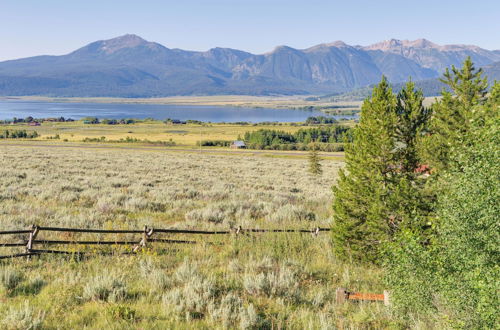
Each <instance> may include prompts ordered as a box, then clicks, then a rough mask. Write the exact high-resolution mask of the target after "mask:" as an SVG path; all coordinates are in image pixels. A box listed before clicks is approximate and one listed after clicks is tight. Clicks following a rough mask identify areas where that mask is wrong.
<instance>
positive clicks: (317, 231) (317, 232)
mask: <svg viewBox="0 0 500 330" xmlns="http://www.w3.org/2000/svg"><path fill="white" fill-rule="evenodd" d="M311 232H312V235H313V236H314V237H318V235H319V227H316V228H314V229H313V230H311Z"/></svg>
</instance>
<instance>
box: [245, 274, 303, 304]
mask: <svg viewBox="0 0 500 330" xmlns="http://www.w3.org/2000/svg"><path fill="white" fill-rule="evenodd" d="M243 286H244V288H245V290H246V291H247V292H248V293H249V294H251V295H256V296H259V295H263V296H268V297H282V298H286V299H290V300H297V299H298V298H299V296H300V291H299V283H298V277H297V274H296V273H295V272H294V271H293V270H292V269H290V268H288V267H284V266H282V267H281V268H280V269H279V270H277V271H276V270H275V271H264V272H261V273H259V274H257V275H255V274H252V273H247V274H245V276H244V278H243Z"/></svg>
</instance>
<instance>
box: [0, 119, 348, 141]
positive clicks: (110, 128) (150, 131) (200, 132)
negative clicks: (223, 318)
mask: <svg viewBox="0 0 500 330" xmlns="http://www.w3.org/2000/svg"><path fill="white" fill-rule="evenodd" d="M352 124H353V123H352V122H345V125H352ZM300 128H304V127H301V126H294V125H291V124H286V123H283V124H280V125H257V126H253V125H237V124H203V125H199V124H185V125H182V124H165V123H163V122H161V121H146V122H139V123H135V124H129V125H105V124H95V125H94V124H83V123H82V122H81V121H74V122H62V123H58V122H44V123H42V125H41V126H28V125H27V124H24V123H19V124H15V125H1V124H0V132H3V131H5V130H27V131H37V132H38V134H39V135H40V137H38V138H37V139H36V140H42V141H46V140H48V139H50V140H52V139H51V138H53V137H55V136H56V135H59V141H64V140H68V141H69V142H82V141H83V140H84V139H85V138H90V139H96V138H101V137H103V136H104V137H105V138H106V139H105V140H107V141H110V140H111V141H117V140H120V139H126V138H127V137H130V138H134V139H139V140H149V141H163V142H169V141H172V142H175V144H176V145H177V146H184V147H194V146H196V144H197V142H199V141H200V140H226V141H234V140H236V139H237V138H238V137H243V136H244V134H245V132H251V131H255V130H259V129H275V130H282V131H286V132H290V133H293V132H296V131H297V130H299V129H300ZM9 141H13V140H9Z"/></svg>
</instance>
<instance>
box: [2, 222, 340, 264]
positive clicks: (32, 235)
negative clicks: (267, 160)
mask: <svg viewBox="0 0 500 330" xmlns="http://www.w3.org/2000/svg"><path fill="white" fill-rule="evenodd" d="M325 231H330V228H320V227H316V228H313V229H261V228H242V227H237V228H231V229H230V230H215V231H209V230H191V229H175V228H152V227H148V226H145V227H144V229H143V230H138V229H91V228H64V227H45V226H35V225H33V226H31V229H22V230H4V231H0V236H2V235H21V234H29V237H28V239H27V240H21V241H17V242H3V243H1V242H0V248H2V247H11V248H14V247H24V248H25V251H24V253H17V254H11V255H3V256H0V259H8V258H17V257H28V258H29V257H30V256H33V255H39V254H43V253H51V254H73V255H84V254H86V253H89V252H84V251H61V250H47V249H35V248H34V245H35V244H36V245H38V246H40V245H41V246H47V245H52V246H53V245H56V246H57V245H97V246H99V245H107V246H117V245H122V246H132V247H133V248H132V251H131V252H121V253H120V254H133V253H137V252H138V251H139V250H140V249H141V248H145V247H146V246H147V245H148V243H166V244H197V243H199V242H198V241H195V240H183V239H180V240H176V239H167V238H152V236H153V235H154V234H156V233H157V234H186V235H235V236H238V235H240V234H241V235H248V234H251V233H310V234H312V235H313V236H318V234H319V233H320V232H325ZM40 232H65V233H80V234H141V235H142V236H141V238H140V239H138V240H126V241H125V240H123V241H122V240H113V241H111V240H77V239H74V240H72V239H66V240H57V239H41V238H37V237H38V235H39V234H40ZM203 243H204V244H207V245H221V244H223V243H213V242H205V241H203ZM99 253H100V254H113V253H109V252H104V251H101V252H99Z"/></svg>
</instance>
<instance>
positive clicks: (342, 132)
mask: <svg viewBox="0 0 500 330" xmlns="http://www.w3.org/2000/svg"><path fill="white" fill-rule="evenodd" d="M350 131H351V129H350V128H349V127H347V126H341V125H335V126H325V127H318V128H304V129H299V130H298V131H297V132H295V133H288V132H285V131H279V130H270V129H259V130H257V131H254V132H246V133H245V135H244V141H245V143H246V144H247V147H248V148H250V149H274V150H309V149H310V147H311V146H310V144H315V145H316V146H315V148H317V149H318V150H322V151H338V150H340V149H342V148H343V142H345V141H351V140H352V136H351V133H350Z"/></svg>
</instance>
